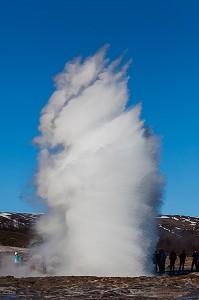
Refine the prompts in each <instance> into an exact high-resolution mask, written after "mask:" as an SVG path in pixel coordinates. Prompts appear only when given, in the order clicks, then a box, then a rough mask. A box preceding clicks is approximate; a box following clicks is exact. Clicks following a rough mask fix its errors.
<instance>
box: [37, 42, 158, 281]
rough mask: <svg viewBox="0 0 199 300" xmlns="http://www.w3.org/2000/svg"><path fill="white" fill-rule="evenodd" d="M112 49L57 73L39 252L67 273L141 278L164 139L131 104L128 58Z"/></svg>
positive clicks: (43, 173) (45, 152)
mask: <svg viewBox="0 0 199 300" xmlns="http://www.w3.org/2000/svg"><path fill="white" fill-rule="evenodd" d="M106 52H107V47H104V48H102V49H101V50H99V51H98V52H97V53H96V54H95V55H94V56H91V57H88V58H87V59H86V60H85V61H82V60H81V59H80V58H77V59H75V60H73V61H71V62H68V63H67V64H66V65H65V68H64V70H63V72H61V73H60V74H58V75H57V76H56V78H55V83H56V88H57V89H56V91H55V92H54V93H53V94H52V96H51V98H50V99H49V102H48V103H47V105H46V106H45V107H44V109H43V110H42V114H41V119H40V126H39V131H40V133H41V134H40V136H39V137H37V138H35V142H36V143H37V144H38V145H39V147H40V153H39V157H38V162H39V166H38V172H37V174H36V185H37V193H38V195H39V196H40V197H41V198H43V199H44V200H45V201H46V203H47V205H48V208H49V211H48V213H47V214H46V215H45V216H44V217H43V218H42V219H41V221H40V223H39V224H38V230H39V232H40V234H42V235H43V237H44V240H45V243H44V245H42V246H41V247H40V248H39V252H40V253H41V255H42V256H43V257H45V260H46V262H47V268H49V269H50V268H52V269H53V270H54V272H55V273H56V274H60V275H62V274H63V275H99V276H131V275H132V276H135V275H143V274H146V273H149V272H150V271H151V269H150V268H151V256H152V253H153V251H154V247H155V244H156V241H157V236H156V221H155V217H156V214H157V209H158V205H159V203H160V190H161V177H160V175H159V173H158V161H157V160H158V142H157V139H156V138H155V137H154V136H153V135H152V134H151V133H150V134H149V133H148V132H147V130H146V129H145V128H144V124H143V121H142V120H141V119H140V111H141V105H140V104H139V105H136V106H134V107H133V108H132V109H127V108H126V107H127V103H128V99H129V96H128V88H127V83H128V77H127V75H126V71H127V68H128V65H129V63H127V64H122V62H121V60H122V58H119V59H117V60H116V61H113V62H109V60H108V59H106V57H105V56H106Z"/></svg>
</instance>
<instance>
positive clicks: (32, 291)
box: [0, 274, 199, 300]
mask: <svg viewBox="0 0 199 300" xmlns="http://www.w3.org/2000/svg"><path fill="white" fill-rule="evenodd" d="M0 299H4V300H8V299H56V300H57V299H79V300H80V299H81V300H83V299H87V300H88V299H104V300H106V299H114V300H116V299H117V300H123V299H137V300H146V299H162V300H168V299H176V300H177V299H178V300H188V299H189V300H190V299H199V276H197V274H190V275H182V276H166V277H165V276H159V277H93V276H76V277H75V276H62V277H59V276H57V277H32V278H30V277H27V278H14V277H12V276H9V277H0Z"/></svg>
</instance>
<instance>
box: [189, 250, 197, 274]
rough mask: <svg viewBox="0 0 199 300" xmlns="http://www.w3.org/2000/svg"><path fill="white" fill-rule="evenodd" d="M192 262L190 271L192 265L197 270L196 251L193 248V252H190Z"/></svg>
mask: <svg viewBox="0 0 199 300" xmlns="http://www.w3.org/2000/svg"><path fill="white" fill-rule="evenodd" d="M192 258H193V259H192V264H191V271H193V267H194V266H196V271H197V264H198V251H197V250H195V251H194V253H193V254H192Z"/></svg>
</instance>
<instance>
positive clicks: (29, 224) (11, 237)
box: [0, 212, 199, 253]
mask: <svg viewBox="0 0 199 300" xmlns="http://www.w3.org/2000/svg"><path fill="white" fill-rule="evenodd" d="M41 216H42V214H29V213H11V212H2V213H0V244H1V245H5V246H18V247H26V246H27V245H28V243H29V242H30V240H31V239H33V238H34V237H35V235H36V233H35V230H34V228H35V224H36V222H37V221H38V220H39V218H40V217H41ZM157 223H158V227H159V236H160V239H159V243H158V245H157V247H158V248H164V249H165V250H166V251H167V252H169V251H171V249H175V250H176V251H182V250H183V249H185V250H186V251H188V252H190V253H191V252H192V251H193V250H194V249H198V247H199V217H190V216H179V215H161V216H159V217H157Z"/></svg>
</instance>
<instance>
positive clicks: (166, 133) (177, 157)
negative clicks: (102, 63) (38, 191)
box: [0, 0, 199, 216]
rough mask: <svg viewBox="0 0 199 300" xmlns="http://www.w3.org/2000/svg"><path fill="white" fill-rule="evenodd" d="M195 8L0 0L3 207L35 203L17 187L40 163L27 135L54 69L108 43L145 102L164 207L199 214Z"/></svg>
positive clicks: (173, 1)
mask: <svg viewBox="0 0 199 300" xmlns="http://www.w3.org/2000/svg"><path fill="white" fill-rule="evenodd" d="M198 12H199V2H198V1H197V0H187V1H185V0H165V1H164V0H150V1H148V0H136V1H135V0H122V1H121V0H109V1H107V0H106V1H105V0H101V1H95V0H85V1H82V0H73V1H69V0H68V1H67V0H56V1H55V0H18V1H16V0H7V1H6V0H4V1H3V0H2V1H1V2H0V41H1V47H0V54H1V55H0V70H1V72H0V85H1V97H0V101H1V118H0V128H1V145H2V146H1V148H0V165H1V168H0V181H1V184H0V196H1V205H0V211H18V212H32V211H38V210H39V209H40V208H39V207H37V206H35V207H34V206H30V205H29V204H28V203H26V201H25V200H24V199H23V200H22V199H21V198H20V195H21V193H23V192H24V189H25V186H26V185H28V184H29V183H30V181H31V177H32V175H33V174H34V170H35V168H36V165H37V163H36V153H37V150H36V148H35V147H33V146H32V144H31V141H32V139H33V138H34V137H35V136H37V134H38V131H37V126H38V124H39V115H40V110H41V109H42V107H43V106H44V105H45V104H46V103H47V101H48V98H49V97H50V95H51V93H52V92H53V90H54V85H53V77H54V76H55V75H56V74H57V73H58V72H60V71H61V70H62V69H63V67H64V64H65V62H66V61H68V60H70V59H72V58H73V57H75V56H78V55H82V56H83V57H86V56H88V55H91V54H94V53H95V52H96V51H97V50H98V49H99V48H101V47H102V46H103V45H104V44H107V43H108V44H110V49H109V52H108V56H109V57H110V58H111V59H115V58H117V57H118V56H119V55H120V54H121V53H122V52H123V50H126V49H128V53H127V58H130V57H132V58H133V64H132V65H131V67H130V69H129V75H130V81H129V90H130V102H131V103H132V104H136V103H137V102H139V101H142V102H143V112H142V117H143V118H144V119H145V120H146V125H150V126H152V128H153V130H154V132H155V133H156V134H157V135H159V136H160V138H161V143H162V146H161V166H160V168H161V171H162V173H163V174H164V176H165V178H166V186H165V193H164V196H163V202H164V204H163V206H162V209H161V211H162V213H165V214H183V215H192V216H196V215H199V212H198V209H197V208H198V205H197V204H198V198H199V188H198V180H199V138H198V132H199V122H198V109H199V89H198V84H199V73H198V70H199V57H198V53H199V22H198ZM25 190H26V189H25Z"/></svg>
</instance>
